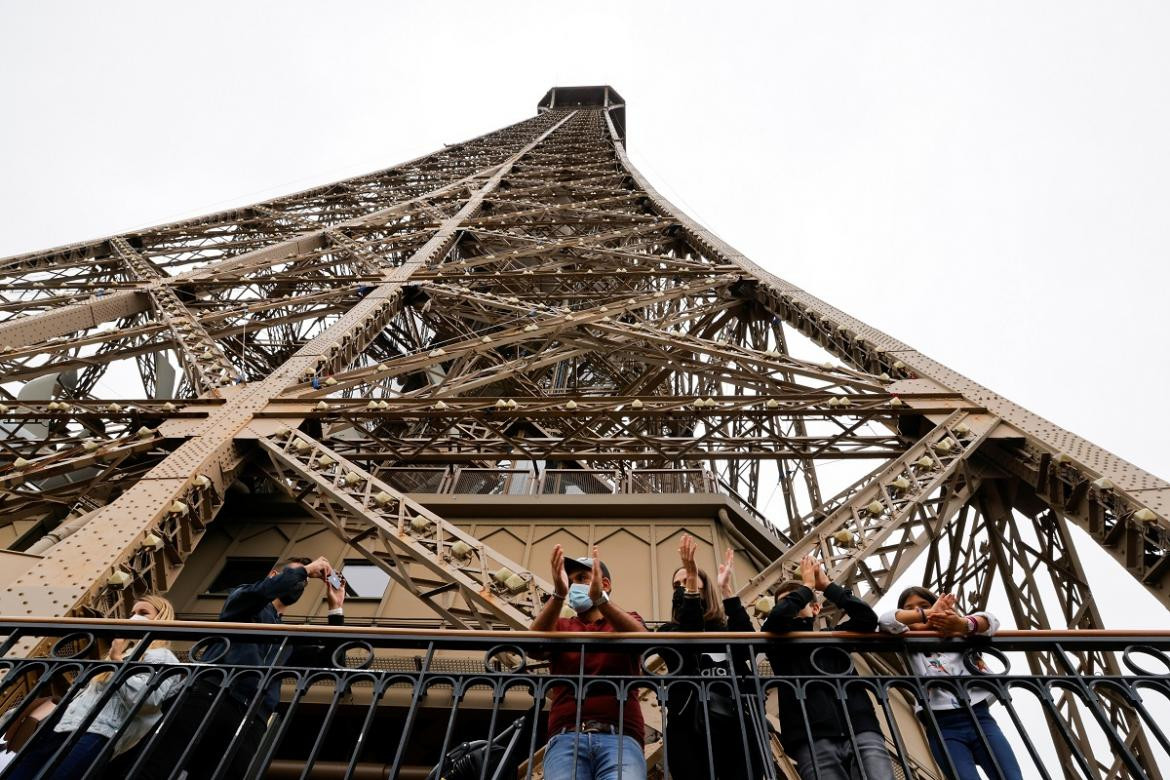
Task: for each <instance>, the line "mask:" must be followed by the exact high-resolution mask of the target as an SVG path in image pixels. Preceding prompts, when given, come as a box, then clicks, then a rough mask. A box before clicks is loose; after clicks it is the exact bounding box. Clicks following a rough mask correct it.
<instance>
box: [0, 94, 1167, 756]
mask: <svg viewBox="0 0 1170 780" xmlns="http://www.w3.org/2000/svg"><path fill="white" fill-rule="evenodd" d="M0 277H2V291H0V371H2V372H3V385H2V389H3V392H4V400H3V403H2V404H0V416H2V421H0V424H2V425H3V426H4V429H5V434H4V437H3V438H4V442H3V452H2V454H0V465H2V468H0V491H2V493H0V508H2V510H3V512H2V514H0V518H2V519H0V524H3V525H5V526H8V527H9V530H10V537H11V538H12V539H13V540H14V541H13V542H12V547H14V548H15V549H19V550H21V551H23V552H24V553H31V554H35V555H37V556H39V557H38V558H36V559H33V560H35V565H28V566H25V568H24V570H23V573H22V574H20V575H19V576H17V577H16V578H15V580H13V581H12V582H11V584H10V586H9V587H8V588H7V589H6V590H5V591H4V592H3V593H0V608H2V612H3V614H7V615H74V616H76V615H80V616H92V615H111V614H118V613H119V612H120V611H121V610H123V609H124V608H125V605H126V604H127V603H128V602H129V601H130V600H132V598H133V594H135V593H137V592H141V591H142V590H144V589H147V588H152V589H162V590H165V589H166V588H167V586H168V584H169V583H171V582H173V581H174V578H175V577H176V576H177V574H178V572H179V571H180V570H181V569H182V567H183V564H184V561H185V560H186V559H187V557H188V555H189V553H190V552H191V551H192V550H193V549H194V547H195V545H197V544H198V542H199V539H200V536H201V535H202V533H203V531H204V529H205V528H206V527H207V525H208V524H209V523H210V522H211V521H213V520H214V518H215V516H216V513H217V512H218V510H219V509H220V507H221V506H222V505H223V502H224V498H225V493H226V491H227V489H228V488H229V486H231V485H232V483H233V482H234V481H236V480H241V479H253V480H254V479H256V478H257V477H256V475H257V474H263V475H264V477H265V478H267V479H268V480H270V483H269V484H271V485H275V486H276V487H278V488H279V489H280V490H283V491H285V492H286V493H288V494H289V495H291V496H293V497H294V498H295V500H296V501H298V502H300V503H301V504H302V505H303V506H304V507H305V508H306V509H307V510H308V511H309V512H311V513H312V514H313V515H315V516H316V517H319V518H321V519H323V520H324V521H325V522H326V523H327V524H328V525H329V526H330V527H331V528H332V529H333V530H335V531H336V532H337V533H338V534H340V535H341V536H342V537H343V538H345V539H346V540H347V541H348V542H349V543H350V544H351V545H352V546H353V547H354V548H355V549H356V550H358V551H361V552H362V554H364V555H366V556H367V557H368V558H369V559H370V560H372V561H374V562H375V563H376V564H378V565H379V566H381V567H382V568H384V569H385V570H386V571H387V572H388V573H389V574H390V576H391V577H394V578H395V579H396V580H397V581H399V582H401V583H402V584H403V585H404V586H406V587H408V588H410V589H411V591H412V592H413V593H415V594H416V595H417V596H418V597H419V598H420V599H423V600H424V601H426V602H427V603H428V604H429V605H430V606H432V607H433V609H434V610H435V611H436V612H437V613H438V614H439V615H441V616H442V617H443V618H444V619H445V620H446V622H448V623H449V624H451V625H453V626H471V627H492V626H500V625H505V626H515V627H521V626H525V625H527V623H528V621H529V620H530V618H531V616H532V614H533V611H534V609H535V608H536V605H538V604H539V600H540V597H541V594H542V593H543V592H546V591H547V589H548V585H547V583H546V582H545V581H544V580H543V579H542V578H541V577H540V576H538V575H536V574H532V573H530V572H527V571H524V570H523V568H522V567H521V566H519V565H518V564H516V563H515V562H514V561H510V560H508V559H507V557H506V556H504V555H502V554H500V553H498V552H497V551H494V550H492V549H491V548H490V547H488V546H487V545H485V544H483V543H482V542H481V541H480V540H477V539H475V538H474V537H472V536H470V535H469V534H468V533H465V532H464V531H462V530H460V529H459V528H458V527H456V526H455V525H454V524H453V523H451V522H449V521H448V520H446V519H445V518H443V517H442V516H441V515H439V514H437V513H436V512H435V511H431V510H429V509H427V508H426V507H424V506H422V505H421V504H420V503H418V502H417V501H416V500H414V499H412V498H411V497H410V496H408V495H407V494H408V493H409V492H411V491H412V490H414V489H417V488H418V484H419V482H418V481H419V480H425V479H426V478H428V477H427V475H428V474H433V473H435V472H436V470H439V471H441V470H443V469H446V468H447V467H450V466H452V465H459V466H463V467H474V468H475V469H479V470H480V474H481V476H482V475H483V474H488V473H489V472H492V471H496V472H500V473H504V472H505V471H507V469H509V468H514V467H516V466H517V464H520V463H523V464H527V466H529V467H533V466H534V467H535V468H536V469H537V470H543V471H544V473H545V475H546V476H547V475H549V474H552V473H554V472H555V474H556V476H557V479H559V480H569V481H571V482H572V483H573V484H574V485H577V486H578V489H580V490H583V491H586V492H587V491H589V490H601V491H606V490H610V489H612V487H613V485H615V484H618V483H619V482H621V481H623V480H630V479H634V478H635V477H636V476H637V475H645V474H654V475H656V476H655V477H653V479H659V480H667V481H669V480H671V479H678V478H684V477H683V475H690V474H693V473H695V472H696V470H699V471H702V470H706V471H707V472H709V473H710V474H711V475H712V476H711V479H712V480H713V482H714V483H715V485H716V486H715V489H717V490H718V491H720V492H723V493H725V494H727V495H730V496H733V497H734V498H735V499H736V500H737V501H738V502H740V503H742V504H743V506H744V507H745V510H746V511H747V512H749V513H751V514H753V515H754V516H755V517H756V519H757V520H758V522H759V523H760V524H761V525H762V526H766V527H768V528H769V530H770V532H771V533H773V534H774V535H775V536H776V537H777V538H778V539H780V540H781V542H782V544H783V546H784V548H785V549H786V552H785V553H784V554H783V555H782V556H781V557H780V558H779V559H778V560H775V561H774V562H772V563H771V565H769V566H767V567H766V568H765V569H764V570H763V571H762V572H761V573H760V574H759V575H758V576H756V577H754V578H753V579H752V580H751V581H750V582H749V583H747V584H746V585H745V586H744V588H743V590H742V593H741V595H742V596H743V597H744V598H745V599H755V598H757V597H760V596H762V595H765V594H766V593H767V591H768V590H769V589H770V588H771V587H772V586H774V585H775V584H776V583H777V582H778V581H779V580H780V579H782V578H785V577H787V576H789V574H790V573H791V572H792V570H793V568H794V566H795V562H796V561H798V560H799V558H800V557H801V556H802V555H803V554H805V553H808V552H814V551H816V552H819V554H820V555H821V557H823V559H824V560H825V561H826V562H827V564H828V567H829V571H830V574H831V576H832V577H833V578H834V579H835V580H836V581H838V582H841V583H844V584H847V585H848V586H850V587H852V588H853V589H854V590H855V591H856V592H857V593H859V594H860V595H862V596H863V597H864V598H866V599H867V600H868V601H870V602H871V603H872V602H875V601H876V600H877V599H878V598H880V597H881V596H882V595H883V594H885V593H887V592H889V591H890V590H891V589H892V588H894V587H895V583H897V581H898V579H899V578H900V577H901V576H902V575H903V574H904V573H906V572H907V570H908V569H909V567H910V566H911V565H912V564H913V563H914V562H915V561H916V560H917V559H919V558H920V557H921V556H923V555H925V556H926V581H927V583H928V584H930V585H931V586H933V587H934V588H936V589H938V590H941V591H955V592H958V593H960V594H963V596H964V597H965V600H966V601H967V602H968V603H969V605H972V606H979V605H982V604H984V603H986V601H987V599H988V597H989V594H991V592H992V591H993V589H996V588H999V589H1003V590H1006V591H1007V593H1008V595H1009V596H1010V603H1011V605H1012V610H1013V611H1014V618H1015V621H1016V623H1017V625H1018V626H1019V627H1020V628H1052V627H1069V628H1078V629H1087V628H1100V627H1102V620H1101V611H1100V608H1099V607H1098V604H1097V602H1096V601H1095V599H1094V596H1093V593H1092V591H1091V589H1090V587H1089V583H1088V581H1087V579H1086V576H1085V572H1084V570H1083V568H1082V566H1081V564H1080V561H1079V558H1078V555H1077V550H1076V549H1075V547H1074V546H1073V543H1072V539H1071V537H1070V525H1076V526H1079V527H1080V528H1082V529H1084V530H1085V531H1086V532H1087V533H1088V535H1089V537H1090V538H1092V539H1093V540H1094V541H1095V542H1096V543H1098V544H1099V545H1101V547H1103V548H1104V549H1105V550H1107V551H1108V552H1109V553H1110V554H1111V555H1112V556H1113V557H1114V558H1115V559H1116V560H1117V561H1118V562H1119V563H1120V564H1121V565H1122V566H1124V567H1125V569H1126V570H1127V571H1128V572H1130V574H1131V575H1132V576H1133V577H1134V578H1135V579H1136V580H1137V581H1138V582H1140V583H1141V584H1142V585H1143V586H1145V587H1146V588H1147V589H1149V591H1150V592H1151V593H1153V594H1154V595H1155V596H1156V597H1157V598H1158V599H1159V600H1161V602H1162V603H1163V604H1168V605H1170V589H1168V587H1167V585H1168V584H1170V523H1168V521H1167V515H1168V509H1170V485H1168V484H1167V483H1166V482H1165V481H1163V480H1161V479H1158V478H1157V477H1154V476H1153V475H1151V474H1148V473H1146V472H1144V471H1142V470H1141V469H1138V468H1136V467H1135V466H1133V465H1131V464H1129V463H1126V462H1125V461H1123V460H1121V459H1120V458H1117V457H1115V456H1114V455H1111V454H1110V453H1108V452H1106V451H1104V450H1102V449H1100V448H1098V447H1096V446H1094V445H1093V444H1091V443H1089V442H1087V441H1085V440H1083V439H1081V438H1079V437H1077V436H1075V435H1074V434H1072V433H1070V432H1068V431H1065V430H1062V429H1060V428H1058V427H1057V426H1055V425H1053V424H1051V423H1049V422H1047V421H1046V420H1044V419H1042V418H1040V417H1038V416H1036V415H1034V414H1032V413H1031V412H1029V411H1027V410H1025V409H1023V408H1021V407H1019V406H1017V405H1016V404H1013V403H1012V402H1010V401H1008V400H1006V399H1004V398H1002V397H1000V396H998V395H996V394H995V393H993V392H991V391H989V390H987V389H986V388H983V387H981V386H979V385H977V384H976V383H974V382H972V381H970V380H968V379H966V378H964V377H962V376H960V375H959V374H957V373H955V372H953V371H951V370H949V369H947V368H946V367H945V366H942V365H940V364H939V363H937V362H935V361H933V360H931V359H930V358H928V357H926V356H925V355H922V354H920V353H919V352H917V351H915V350H914V349H912V348H911V347H909V346H907V345H906V344H903V343H902V342H900V341H898V340H896V339H893V338H891V337H890V336H887V335H886V334H884V333H881V332H880V331H877V330H875V329H874V328H871V327H869V326H867V325H865V324H864V323H862V322H860V321H858V320H856V319H854V318H852V317H850V316H849V315H847V314H845V313H844V312H842V311H839V310H837V309H835V308H833V307H832V306H830V305H828V304H827V303H825V302H824V301H822V300H820V299H818V298H816V297H814V296H812V295H810V294H808V293H806V292H804V291H803V290H801V289H799V288H797V287H795V286H793V285H791V284H789V283H787V282H785V281H784V280H782V279H780V278H778V277H776V276H774V275H772V274H771V273H769V272H767V271H765V270H764V269H763V268H761V267H760V266H757V265H755V264H754V263H752V262H751V261H749V260H748V259H747V258H746V257H744V256H743V255H741V254H740V253H739V252H737V251H736V250H735V249H733V248H732V247H731V246H729V245H728V244H726V243H724V242H723V241H722V240H720V239H719V238H717V237H716V236H714V235H713V234H711V233H710V232H709V231H707V230H706V229H704V228H703V227H702V226H700V225H699V224H697V223H696V222H695V221H693V220H692V219H690V218H689V217H687V216H686V215H685V214H683V213H682V212H681V211H679V210H678V209H677V208H676V207H675V206H673V205H672V204H670V203H669V202H667V201H666V200H665V199H664V198H663V197H662V196H661V195H659V194H658V192H656V191H655V190H654V188H653V187H652V186H651V185H650V184H649V183H648V182H647V181H646V180H645V179H644V178H643V176H642V175H641V174H640V173H639V172H638V171H637V169H635V168H634V166H633V165H631V163H630V161H629V159H628V157H627V156H626V151H625V105H624V102H623V101H622V99H621V98H620V96H618V94H617V93H616V92H614V91H613V90H612V89H611V88H608V87H581V88H557V89H553V90H551V91H550V92H549V93H548V94H547V95H546V96H545V98H544V99H543V100H542V101H541V103H540V105H539V110H538V114H537V115H536V116H535V117H533V118H531V119H528V120H525V121H523V122H520V123H518V124H515V125H512V126H509V127H506V128H504V129H502V130H499V131H496V132H493V133H489V134H487V135H484V136H481V137H479V138H475V139H472V140H470V141H467V142H465V143H460V144H456V145H453V146H448V147H446V148H444V149H442V150H441V151H439V152H436V153H434V154H432V155H429V156H426V157H422V158H419V159H417V160H412V161H410V162H408V163H405V164H403V165H400V166H397V167H394V168H390V169H387V170H384V171H380V172H377V173H374V174H370V175H368V176H362V177H358V178H354V179H349V180H345V181H341V182H337V183H335V184H330V185H327V186H323V187H318V188H315V189H312V190H308V191H306V192H301V193H298V194H295V195H290V196H287V197H281V198H276V199H274V200H270V201H266V202H264V203H260V204H256V205H254V206H249V207H245V208H238V209H232V210H230V211H225V212H221V213H218V214H213V215H210V216H206V217H203V218H199V219H193V220H187V221H184V222H178V223H173V224H169V225H163V226H160V227H157V228H152V229H148V230H141V231H137V232H134V233H131V234H126V235H121V236H114V237H111V238H107V239H102V240H99V241H90V242H85V243H81V244H74V245H70V246H65V247H61V248H58V249H53V250H49V251H44V252H36V253H33V254H27V255H21V256H17V257H11V258H8V259H5V260H3V261H0ZM797 346H799V347H800V349H797V348H796V347H797ZM814 346H815V349H816V350H817V351H819V352H821V353H822V354H824V355H825V358H826V360H810V359H801V358H798V357H796V356H795V354H794V352H802V350H803V351H804V352H810V351H811V350H812V349H813V348H814ZM139 385H140V386H141V388H142V391H141V393H127V391H126V390H125V389H124V388H126V387H138V386H139ZM135 394H137V395H140V396H141V397H127V396H128V395H135ZM844 461H848V462H849V464H852V465H853V466H856V468H855V470H854V472H852V473H851V476H850V478H849V479H847V480H844V482H845V483H847V484H834V483H833V480H832V479H829V478H827V477H826V474H825V464H828V463H833V464H838V463H840V462H844ZM485 478H490V477H485ZM639 478H643V479H649V477H645V476H642V477H639ZM686 478H689V477H686ZM411 480H414V482H412V481H411ZM841 481H842V480H840V478H839V477H837V482H838V483H840V482H841ZM653 487H654V486H653V485H651V486H650V488H651V489H653ZM769 491H771V493H769ZM770 496H775V497H776V498H778V499H779V504H780V505H781V508H780V510H779V511H778V512H773V514H772V515H771V516H769V515H767V514H766V513H765V511H764V507H762V506H760V505H761V504H762V503H764V502H765V500H766V499H768V498H769V497H770ZM7 555H9V556H10V558H9V560H13V558H12V557H11V556H13V555H15V554H13V553H7ZM18 557H19V556H18ZM26 557H27V556H26ZM407 563H412V564H415V566H413V567H411V566H407V565H406V564H407ZM420 569H422V570H425V572H426V576H425V577H423V578H421V579H420V577H419V576H418V575H417V574H411V573H410V572H412V571H415V572H417V571H418V570H420ZM1045 593H1048V594H1049V595H1048V596H1045V595H1044V594H1045ZM1053 594H1054V595H1053ZM1033 663H1034V664H1035V665H1036V671H1037V672H1045V673H1054V672H1056V671H1059V669H1058V661H1057V660H1055V659H1053V660H1047V661H1046V660H1045V659H1044V658H1043V657H1039V656H1038V657H1037V658H1036V659H1033ZM1077 663H1078V664H1080V665H1081V668H1082V669H1087V670H1093V669H1097V670H1099V671H1100V672H1101V673H1110V672H1116V661H1115V660H1114V659H1113V657H1112V656H1111V655H1108V654H1100V653H1087V654H1084V655H1083V656H1081V657H1079V658H1078V659H1077ZM1106 703H1107V705H1108V709H1109V712H1110V717H1111V718H1113V719H1114V720H1115V721H1116V722H1117V723H1119V724H1121V725H1122V727H1123V730H1124V731H1125V732H1126V733H1128V734H1129V735H1130V745H1131V748H1132V750H1133V751H1134V753H1135V755H1136V756H1137V757H1138V760H1142V761H1144V762H1145V763H1146V764H1147V766H1148V767H1149V769H1150V772H1151V775H1152V776H1155V775H1156V774H1157V769H1156V767H1153V766H1152V765H1151V764H1150V762H1149V760H1148V755H1149V748H1148V745H1146V742H1145V737H1144V735H1143V733H1142V731H1141V729H1140V726H1139V725H1138V724H1137V721H1136V720H1135V719H1134V717H1133V713H1132V712H1131V711H1130V710H1129V709H1128V708H1127V707H1126V706H1125V703H1124V702H1123V701H1120V700H1111V699H1106ZM1052 718H1053V719H1054V720H1053V722H1054V724H1055V722H1056V720H1060V721H1061V723H1062V727H1064V726H1067V727H1069V728H1071V729H1072V730H1073V733H1075V734H1077V735H1081V736H1082V738H1083V739H1084V740H1085V742H1084V744H1085V745H1086V746H1087V745H1088V736H1085V727H1084V724H1083V723H1081V722H1080V720H1079V718H1080V716H1079V715H1078V713H1077V709H1076V707H1074V706H1073V705H1072V703H1071V702H1069V701H1058V702H1056V705H1055V707H1054V709H1053V714H1052ZM1090 752H1091V751H1090ZM1112 761H1114V759H1112V758H1111V757H1101V758H1100V767H1099V769H1100V771H1101V772H1102V774H1103V775H1105V774H1108V773H1109V772H1110V771H1113V769H1114V768H1115V765H1113V764H1112V763H1111V762H1112Z"/></svg>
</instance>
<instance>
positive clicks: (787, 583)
mask: <svg viewBox="0 0 1170 780" xmlns="http://www.w3.org/2000/svg"><path fill="white" fill-rule="evenodd" d="M803 587H804V580H797V579H792V580H784V582H781V583H780V587H779V588H776V595H777V596H783V595H784V594H785V593H791V592H792V591H794V590H797V589H798V588H803Z"/></svg>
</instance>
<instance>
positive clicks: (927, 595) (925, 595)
mask: <svg viewBox="0 0 1170 780" xmlns="http://www.w3.org/2000/svg"><path fill="white" fill-rule="evenodd" d="M911 596H917V597H918V598H920V599H926V601H927V602H929V603H930V605H931V606H934V602H936V601H938V596H937V595H936V594H935V593H934V591H932V590H929V589H927V588H924V587H922V586H921V585H911V586H910V587H909V588H906V590H904V591H902V593H901V594H900V595H899V596H898V609H902V608H903V607H905V606H906V599H908V598H910V597H911Z"/></svg>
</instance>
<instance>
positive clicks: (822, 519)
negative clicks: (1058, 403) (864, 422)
mask: <svg viewBox="0 0 1170 780" xmlns="http://www.w3.org/2000/svg"><path fill="white" fill-rule="evenodd" d="M997 424H998V420H996V419H995V418H993V417H988V416H986V415H980V416H975V415H969V414H967V413H966V412H962V411H955V412H953V413H951V414H950V415H949V416H948V417H947V418H946V419H945V420H944V421H943V422H942V423H940V424H939V425H938V426H936V427H935V428H933V429H932V430H931V431H930V432H929V433H927V435H926V436H924V437H922V438H921V439H919V440H918V441H917V442H915V443H914V445H913V446H911V447H909V448H908V449H907V450H906V452H904V453H903V454H902V455H900V456H899V457H897V458H895V459H894V460H892V461H891V462H890V463H889V464H886V465H885V466H883V467H881V468H880V469H879V470H878V471H876V472H875V473H873V474H871V475H870V477H869V478H867V479H864V480H862V481H861V482H859V483H857V484H855V485H853V486H851V488H849V489H848V490H847V491H846V492H845V493H843V494H840V495H838V496H835V497H834V498H833V499H830V501H828V502H826V504H825V505H823V506H822V507H819V508H818V509H817V510H816V511H815V512H814V518H817V519H816V521H815V522H814V523H813V524H811V527H810V530H809V531H808V532H807V533H806V534H805V535H804V536H803V537H802V538H800V539H798V540H797V541H796V542H795V544H793V545H792V547H790V548H789V549H788V550H786V551H785V552H784V554H783V555H781V556H780V557H779V558H778V559H776V560H775V561H773V562H772V563H771V564H770V565H769V566H767V567H766V568H765V569H764V570H763V571H761V572H760V573H759V574H757V575H756V576H754V577H752V578H751V579H750V580H748V582H747V583H745V584H744V586H743V587H742V588H740V590H739V594H738V595H739V597H740V598H741V599H743V600H744V601H745V602H751V601H755V600H756V599H758V598H760V597H761V596H764V595H766V594H768V593H769V592H770V591H771V590H772V589H773V588H775V587H776V586H777V585H778V584H780V583H781V582H783V581H784V580H785V579H789V578H791V577H792V576H793V574H794V572H796V571H797V570H798V566H799V563H800V559H801V558H802V557H804V556H805V555H812V554H819V556H820V558H821V560H823V561H824V564H825V567H826V569H827V570H828V572H829V576H830V577H831V578H832V579H833V580H834V581H835V582H838V583H840V584H842V585H847V586H853V587H855V588H856V589H857V590H859V591H860V592H859V594H858V595H859V596H860V597H861V598H863V599H865V600H866V601H869V602H870V603H874V602H876V601H877V600H878V599H879V598H881V597H882V596H883V595H885V594H886V593H887V592H888V591H889V590H890V587H891V586H892V584H893V583H894V582H895V581H896V580H897V578H898V576H900V575H901V574H902V573H903V572H904V571H905V570H906V568H907V567H908V566H909V565H910V563H911V562H912V561H913V560H914V558H915V557H916V556H917V555H918V553H919V552H920V551H921V550H922V549H923V548H924V547H925V546H927V545H928V544H929V542H930V540H931V539H932V538H934V537H936V536H937V535H938V534H939V533H941V531H942V528H943V527H944V526H945V525H946V523H947V522H948V521H949V520H950V519H951V517H952V516H953V515H954V513H955V512H957V511H958V510H959V508H960V507H961V506H962V505H963V504H964V503H965V502H966V500H967V499H968V498H969V497H970V492H971V489H972V482H971V479H970V477H969V476H968V475H967V474H965V472H964V471H963V465H964V463H965V462H966V460H967V459H968V458H969V457H970V456H971V454H972V453H974V452H975V451H976V449H978V447H979V445H980V444H981V443H982V442H983V441H984V440H986V438H987V436H988V434H989V433H991V431H992V429H993V428H994V427H995V426H996V425H997Z"/></svg>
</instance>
